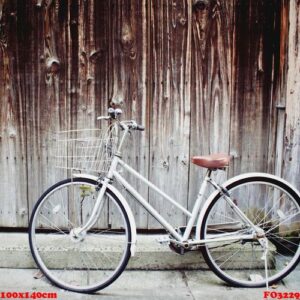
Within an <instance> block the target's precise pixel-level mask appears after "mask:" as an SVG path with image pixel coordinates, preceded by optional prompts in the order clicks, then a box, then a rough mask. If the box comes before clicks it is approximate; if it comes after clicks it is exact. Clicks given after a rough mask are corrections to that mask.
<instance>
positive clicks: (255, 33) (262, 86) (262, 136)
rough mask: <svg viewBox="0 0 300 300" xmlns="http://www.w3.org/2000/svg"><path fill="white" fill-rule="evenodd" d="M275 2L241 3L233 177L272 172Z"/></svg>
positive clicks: (236, 30) (237, 27) (237, 16)
mask: <svg viewBox="0 0 300 300" xmlns="http://www.w3.org/2000/svg"><path fill="white" fill-rule="evenodd" d="M279 9H280V3H279V2H275V1H271V2H270V1H259V2H258V1H237V4H236V9H235V27H234V47H233V49H234V55H233V56H234V60H233V64H234V69H233V75H232V76H233V79H232V80H233V83H234V85H233V95H232V99H233V101H232V105H231V130H230V132H231V133H230V134H231V136H230V151H231V153H232V154H233V155H234V163H233V168H232V172H231V175H233V174H240V173H243V172H249V171H266V170H267V168H268V154H269V153H268V136H269V133H270V132H271V124H272V122H271V120H272V118H273V115H274V113H276V109H275V106H274V101H273V100H274V99H273V98H272V81H273V79H274V78H273V75H274V74H273V62H274V57H275V56H276V55H275V53H276V51H278V45H277V44H276V42H277V34H279V31H278V28H279V27H278V26H277V25H276V26H274V24H276V22H277V21H278V18H277V16H278V10H279Z"/></svg>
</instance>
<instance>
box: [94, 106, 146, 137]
mask: <svg viewBox="0 0 300 300" xmlns="http://www.w3.org/2000/svg"><path fill="white" fill-rule="evenodd" d="M122 113H123V112H122V110H121V109H120V108H112V107H110V108H109V109H108V116H99V117H97V120H107V121H108V120H118V121H119V125H120V126H121V127H122V128H123V129H124V127H126V126H127V127H128V128H129V129H132V130H139V131H144V130H145V126H143V125H139V124H137V123H136V122H135V121H134V120H131V121H120V120H119V118H120V115H121V114H122Z"/></svg>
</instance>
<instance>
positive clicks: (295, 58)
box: [283, 1, 300, 189]
mask: <svg viewBox="0 0 300 300" xmlns="http://www.w3.org/2000/svg"><path fill="white" fill-rule="evenodd" d="M289 16H290V18H289V20H290V22H289V49H288V73H287V91H286V129H285V143H284V165H283V175H284V177H285V178H286V179H287V180H288V181H290V182H291V183H292V184H294V186H295V187H296V188H298V189H300V180H299V173H300V116H299V112H300V101H299V97H300V84H299V76H300V29H299V24H300V3H299V1H289Z"/></svg>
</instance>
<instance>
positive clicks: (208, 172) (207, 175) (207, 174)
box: [206, 169, 213, 178]
mask: <svg viewBox="0 0 300 300" xmlns="http://www.w3.org/2000/svg"><path fill="white" fill-rule="evenodd" d="M212 171H213V170H212V169H207V171H206V177H208V178H210V177H211V172H212Z"/></svg>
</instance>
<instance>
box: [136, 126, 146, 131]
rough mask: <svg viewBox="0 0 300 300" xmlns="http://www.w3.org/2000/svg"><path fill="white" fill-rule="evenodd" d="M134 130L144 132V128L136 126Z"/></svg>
mask: <svg viewBox="0 0 300 300" xmlns="http://www.w3.org/2000/svg"><path fill="white" fill-rule="evenodd" d="M136 130H140V131H144V130H145V126H142V125H137V126H136Z"/></svg>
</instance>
